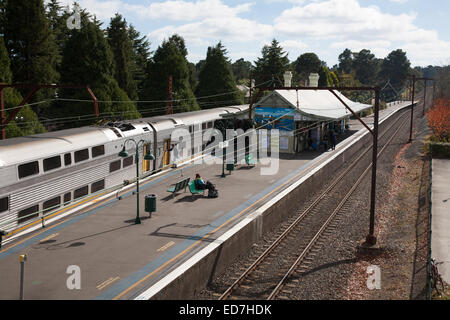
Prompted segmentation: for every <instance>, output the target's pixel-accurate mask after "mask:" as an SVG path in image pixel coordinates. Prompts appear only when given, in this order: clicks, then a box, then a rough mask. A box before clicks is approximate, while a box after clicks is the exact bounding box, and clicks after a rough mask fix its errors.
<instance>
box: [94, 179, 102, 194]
mask: <svg viewBox="0 0 450 320" xmlns="http://www.w3.org/2000/svg"><path fill="white" fill-rule="evenodd" d="M103 189H105V180H100V181H97V182H94V183H93V184H92V185H91V193H94V192H97V191H100V190H103Z"/></svg>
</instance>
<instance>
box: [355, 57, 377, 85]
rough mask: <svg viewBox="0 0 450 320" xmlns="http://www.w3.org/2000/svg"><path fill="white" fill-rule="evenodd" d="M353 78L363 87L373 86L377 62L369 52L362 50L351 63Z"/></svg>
mask: <svg viewBox="0 0 450 320" xmlns="http://www.w3.org/2000/svg"><path fill="white" fill-rule="evenodd" d="M353 67H354V70H355V78H356V79H357V80H358V81H359V82H361V83H363V84H364V85H373V84H374V83H375V80H376V77H377V74H378V68H379V65H378V60H377V59H376V58H375V55H374V54H372V53H371V52H370V50H367V49H363V50H361V51H360V52H359V53H358V54H356V57H355V59H354V61H353Z"/></svg>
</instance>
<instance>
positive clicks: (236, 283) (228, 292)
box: [219, 111, 407, 300]
mask: <svg viewBox="0 0 450 320" xmlns="http://www.w3.org/2000/svg"><path fill="white" fill-rule="evenodd" d="M406 113H407V111H404V112H403V113H402V114H401V115H400V116H399V117H398V119H397V120H396V121H394V123H392V124H391V125H390V126H389V127H388V128H387V129H385V131H384V132H383V134H382V135H380V138H382V137H384V136H385V135H386V134H387V132H388V131H389V130H390V129H391V128H392V127H393V126H394V125H396V124H397V123H398V122H399V121H400V119H401V118H402V117H403V116H405V115H406ZM401 127H402V126H400V127H399V128H401ZM371 149H372V147H371V146H369V147H368V148H366V149H365V150H364V151H363V152H362V153H361V154H360V155H359V156H358V157H357V158H356V159H355V160H353V162H352V163H351V164H350V165H349V166H348V167H347V168H346V169H345V170H344V172H342V173H341V174H340V175H339V177H338V178H337V179H336V180H335V181H334V182H333V183H332V184H331V185H330V186H329V187H328V188H327V189H326V190H325V191H324V192H323V193H322V194H321V195H320V196H319V197H317V198H316V199H315V200H314V201H313V203H312V204H310V205H309V206H308V208H306V209H305V210H304V211H303V212H302V214H301V215H300V216H299V217H298V218H296V219H295V221H294V222H293V223H292V224H291V225H290V226H289V227H288V228H287V229H286V230H285V231H284V232H283V233H282V234H281V235H280V236H279V237H278V238H277V239H276V240H275V241H274V242H273V243H272V244H271V245H270V246H269V247H268V248H267V249H266V250H265V251H264V252H263V253H262V254H261V255H260V256H259V257H258V258H257V259H256V260H255V261H254V262H253V264H252V265H251V266H250V267H248V268H247V269H246V270H245V271H244V272H243V273H242V274H241V276H239V278H238V279H236V280H235V281H234V283H233V284H232V285H231V286H230V287H229V288H228V289H227V290H226V291H225V292H224V293H223V294H222V295H221V296H220V297H219V300H224V299H226V298H227V297H229V296H230V295H231V294H232V292H233V291H234V290H235V289H236V288H237V287H238V286H239V284H240V283H241V282H242V281H244V280H245V279H246V278H247V277H248V275H249V274H251V273H252V272H253V271H254V270H255V269H256V268H257V267H258V265H260V264H261V263H262V262H263V261H264V259H265V258H266V257H267V256H268V255H269V254H270V253H271V252H272V251H273V250H274V249H275V248H276V247H277V246H278V245H279V244H280V243H281V241H282V240H283V239H284V238H286V236H288V235H289V234H290V233H291V231H292V230H293V229H294V228H295V227H296V226H297V225H298V224H299V223H300V222H301V221H302V220H303V219H304V218H305V217H306V216H307V215H308V214H309V213H310V212H311V211H312V209H313V208H314V207H315V206H316V205H317V204H318V203H319V202H320V201H321V200H322V199H323V198H324V197H325V196H326V195H327V194H328V193H329V191H331V190H332V189H333V188H334V187H335V186H336V185H337V184H338V183H339V182H340V181H342V179H343V178H344V177H345V176H346V174H347V173H348V172H349V171H350V170H351V169H353V167H354V166H356V164H358V162H359V161H360V160H361V159H362V157H364V156H365V155H366V154H367V153H368V152H369V151H370V150H371ZM383 150H384V149H383ZM371 167H372V165H370V167H369V169H370V168H371ZM366 170H367V169H366ZM365 172H366V171H365ZM327 221H328V220H327ZM283 279H284V278H283Z"/></svg>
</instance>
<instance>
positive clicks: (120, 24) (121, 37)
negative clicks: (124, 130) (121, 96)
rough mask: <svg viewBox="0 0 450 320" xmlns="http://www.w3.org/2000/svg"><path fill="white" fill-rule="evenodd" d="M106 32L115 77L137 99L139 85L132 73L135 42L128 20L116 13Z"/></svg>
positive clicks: (131, 97) (122, 87)
mask: <svg viewBox="0 0 450 320" xmlns="http://www.w3.org/2000/svg"><path fill="white" fill-rule="evenodd" d="M106 34H107V39H108V42H109V46H110V47H111V50H112V53H113V58H114V63H115V68H114V69H115V73H114V78H115V79H116V81H117V83H118V84H119V87H120V88H121V89H122V90H124V91H125V92H126V93H127V95H128V97H130V99H131V100H137V99H138V94H137V85H136V82H135V81H134V79H133V74H132V70H133V64H132V58H133V57H134V56H133V42H132V40H131V39H130V33H129V30H128V25H127V22H126V20H125V19H123V17H122V16H121V15H120V14H117V13H116V15H115V17H114V18H111V22H110V24H109V27H108V28H107V31H106Z"/></svg>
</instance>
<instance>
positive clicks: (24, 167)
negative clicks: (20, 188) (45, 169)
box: [19, 161, 39, 179]
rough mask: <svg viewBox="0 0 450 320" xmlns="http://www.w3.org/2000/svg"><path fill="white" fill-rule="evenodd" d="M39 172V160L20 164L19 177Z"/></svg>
mask: <svg viewBox="0 0 450 320" xmlns="http://www.w3.org/2000/svg"><path fill="white" fill-rule="evenodd" d="M38 173H39V162H37V161H33V162H29V163H25V164H21V165H19V179H22V178H25V177H28V176H32V175H35V174H38Z"/></svg>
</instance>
